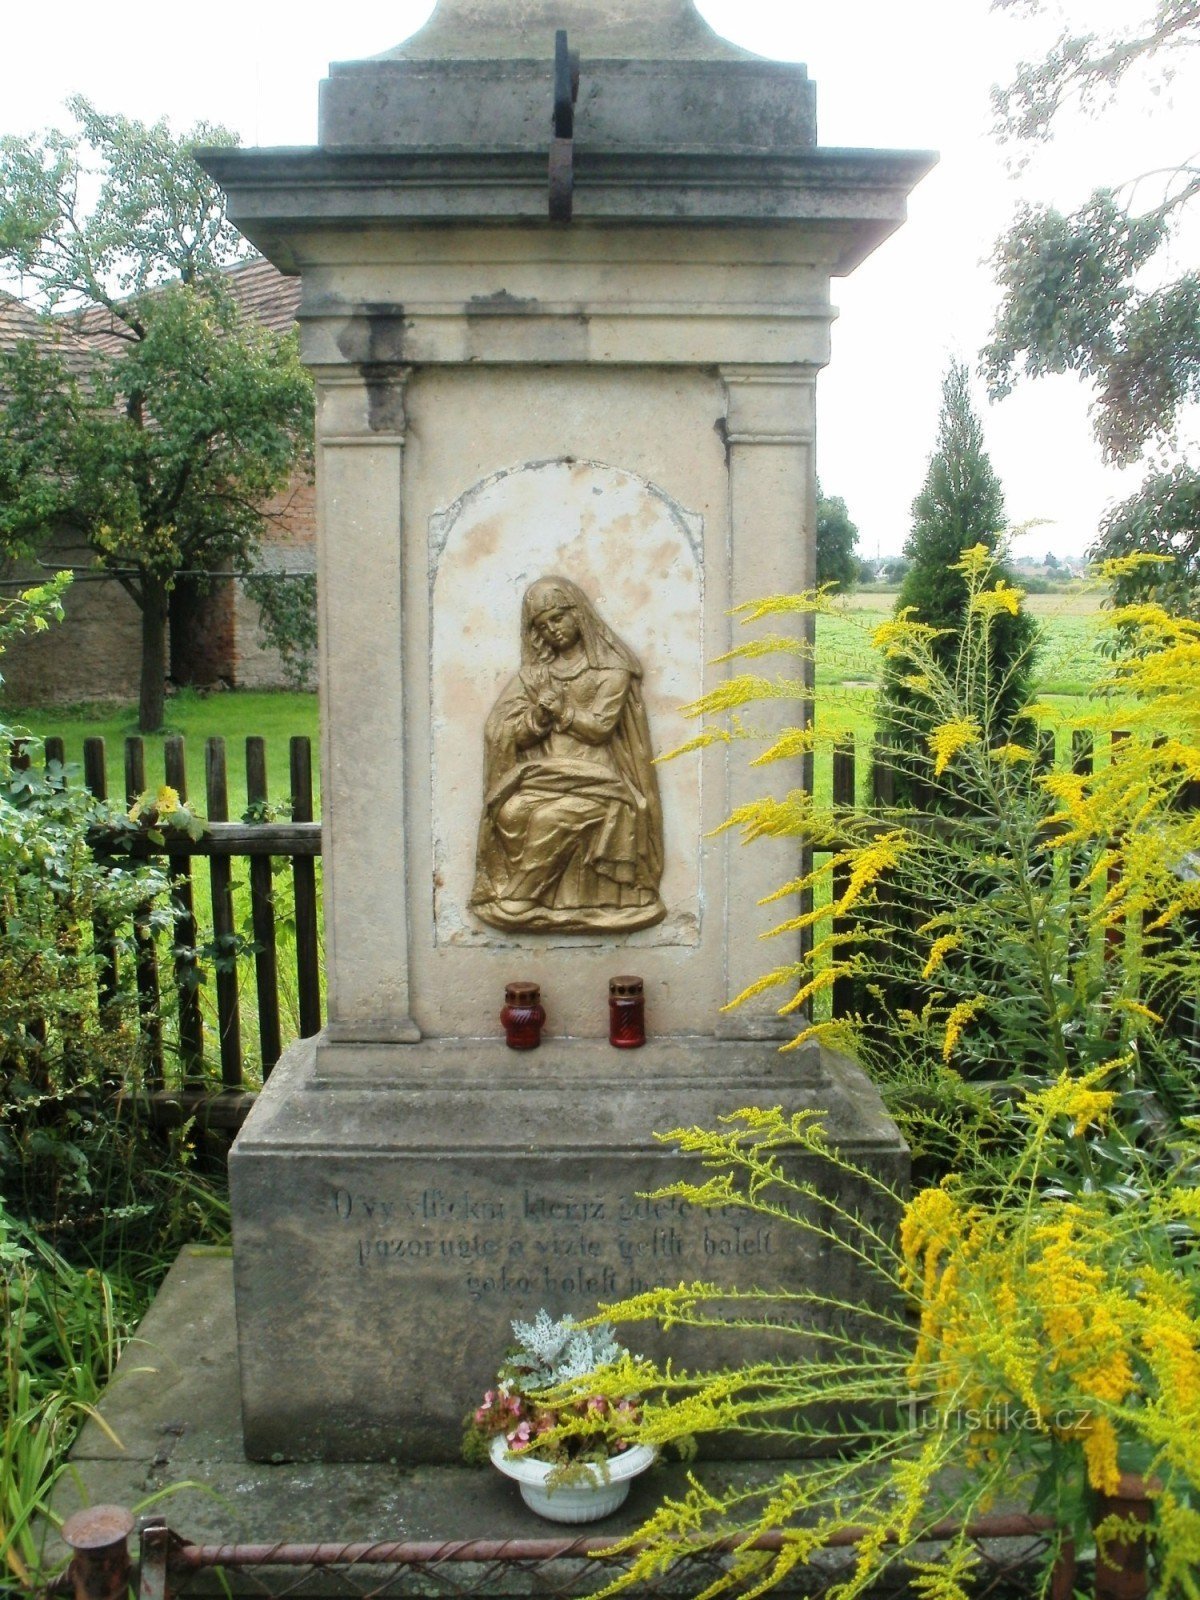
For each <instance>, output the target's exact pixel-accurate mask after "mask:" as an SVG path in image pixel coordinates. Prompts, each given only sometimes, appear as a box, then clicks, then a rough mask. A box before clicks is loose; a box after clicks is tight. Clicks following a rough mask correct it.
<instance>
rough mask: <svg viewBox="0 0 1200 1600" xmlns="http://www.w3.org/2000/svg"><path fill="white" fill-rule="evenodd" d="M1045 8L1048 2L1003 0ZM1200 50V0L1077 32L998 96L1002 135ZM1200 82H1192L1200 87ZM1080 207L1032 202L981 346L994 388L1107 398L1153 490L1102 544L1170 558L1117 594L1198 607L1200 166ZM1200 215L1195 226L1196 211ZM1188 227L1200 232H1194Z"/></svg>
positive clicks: (1095, 102)
mask: <svg viewBox="0 0 1200 1600" xmlns="http://www.w3.org/2000/svg"><path fill="white" fill-rule="evenodd" d="M993 6H994V8H995V9H997V10H1013V11H1016V10H1021V11H1024V12H1026V13H1028V14H1031V15H1032V14H1036V13H1038V12H1041V11H1043V10H1045V9H1047V8H1046V6H1045V0H993ZM1198 48H1200V0H1157V3H1155V4H1151V3H1150V0H1144V4H1143V6H1142V7H1140V8H1133V9H1132V11H1131V15H1130V19H1129V21H1128V23H1127V24H1126V25H1125V26H1123V27H1121V28H1118V29H1111V30H1108V29H1106V30H1104V31H1097V30H1093V29H1090V28H1083V29H1080V30H1078V31H1071V30H1067V31H1066V32H1064V33H1063V34H1062V35H1061V36H1060V37H1059V39H1058V40H1057V42H1056V43H1055V44H1054V46H1053V47H1052V48H1051V49H1050V51H1049V52H1048V54H1046V55H1045V56H1044V57H1043V58H1042V59H1040V60H1036V61H1032V62H1027V63H1025V64H1024V65H1022V66H1021V67H1020V69H1019V71H1018V73H1017V75H1016V77H1015V79H1014V81H1013V82H1012V83H1011V84H1009V85H1008V86H1007V87H1005V88H1002V89H998V90H997V91H996V93H995V103H996V109H997V113H998V119H999V121H998V127H999V133H1000V136H1001V137H1002V138H1003V139H1007V140H1013V141H1017V142H1022V141H1024V142H1037V141H1044V140H1047V139H1049V138H1050V137H1051V136H1052V135H1053V133H1054V130H1055V127H1056V124H1057V122H1058V119H1059V117H1060V113H1061V112H1062V111H1063V110H1064V108H1065V107H1067V106H1068V105H1071V106H1076V107H1082V108H1083V110H1084V111H1087V112H1092V113H1096V112H1099V111H1102V110H1103V109H1105V108H1106V107H1107V106H1108V105H1110V104H1111V103H1112V102H1113V101H1114V100H1115V98H1116V97H1117V96H1118V95H1119V94H1120V93H1121V92H1122V91H1125V92H1128V91H1129V88H1130V87H1131V86H1132V85H1133V84H1134V83H1137V82H1141V83H1143V84H1148V86H1149V87H1150V88H1152V89H1156V90H1159V89H1162V88H1163V87H1164V86H1165V85H1166V84H1169V83H1170V81H1171V80H1172V78H1173V77H1175V76H1176V75H1177V74H1179V73H1180V72H1183V71H1185V70H1186V69H1187V66H1188V65H1189V63H1190V61H1191V60H1192V59H1194V58H1195V55H1196V52H1197V49H1198ZM1191 92H1192V93H1195V87H1194V86H1193V88H1192V91H1191ZM1114 178H1115V180H1116V182H1115V186H1114V187H1113V188H1111V189H1099V190H1097V191H1096V192H1095V193H1094V194H1093V195H1092V196H1091V198H1090V199H1089V200H1088V201H1087V202H1086V203H1085V204H1084V205H1082V206H1080V207H1079V208H1078V209H1077V210H1076V211H1074V212H1072V213H1070V214H1064V213H1062V212H1060V211H1058V210H1056V209H1054V208H1053V207H1050V206H1030V205H1026V206H1023V207H1022V208H1021V209H1020V210H1019V211H1018V213H1017V215H1016V217H1015V218H1014V221H1013V223H1012V225H1011V227H1010V228H1009V230H1008V232H1007V233H1006V234H1005V235H1004V236H1003V237H1002V238H1001V239H1000V240H999V241H998V243H997V245H996V249H995V254H994V264H995V270H996V276H997V280H998V282H999V285H1000V289H1001V294H1002V299H1001V303H1000V309H999V313H998V315H997V318H996V324H995V327H994V329H993V334H992V340H991V343H990V344H988V345H987V347H986V348H985V350H984V352H983V360H984V368H985V371H986V373H987V376H988V380H989V383H990V385H991V389H992V393H993V394H994V395H1003V394H1006V393H1008V391H1009V390H1010V389H1011V388H1012V386H1013V384H1014V383H1015V382H1016V381H1017V380H1018V379H1019V378H1022V377H1040V376H1042V375H1043V374H1045V373H1051V372H1078V373H1080V374H1081V375H1082V376H1083V377H1084V378H1086V379H1088V380H1089V381H1090V383H1091V385H1092V388H1093V392H1094V395H1095V406H1094V409H1093V420H1094V427H1095V433H1096V438H1097V440H1098V442H1099V444H1100V447H1101V449H1102V451H1103V454H1104V456H1105V459H1106V460H1109V461H1112V462H1118V463H1129V462H1133V461H1136V460H1137V459H1139V458H1140V457H1142V456H1145V455H1149V456H1152V457H1154V458H1155V459H1153V460H1152V462H1151V464H1150V470H1149V475H1148V477H1147V480H1146V482H1145V484H1144V485H1143V487H1142V489H1141V490H1140V491H1139V492H1138V493H1137V494H1135V495H1134V496H1132V497H1131V498H1130V499H1128V500H1126V501H1125V502H1124V503H1123V504H1122V505H1120V506H1118V507H1117V508H1116V509H1115V510H1114V511H1113V512H1111V513H1110V514H1109V516H1108V517H1107V518H1106V520H1105V522H1104V524H1103V525H1102V527H1101V528H1100V530H1099V534H1098V538H1097V544H1096V552H1095V553H1096V554H1098V555H1101V556H1108V555H1124V554H1128V553H1131V552H1136V551H1141V552H1148V553H1151V554H1157V555H1164V556H1170V557H1171V558H1172V561H1171V563H1170V564H1169V565H1168V566H1167V567H1162V566H1159V567H1153V566H1151V567H1143V568H1141V569H1140V570H1139V571H1137V572H1135V573H1133V574H1132V575H1130V576H1129V577H1127V578H1126V579H1124V580H1123V584H1122V590H1123V592H1122V594H1121V596H1120V597H1121V598H1130V597H1131V596H1132V594H1133V593H1135V592H1142V593H1145V592H1146V591H1148V590H1151V591H1153V590H1158V591H1160V593H1159V596H1158V597H1159V598H1163V599H1166V600H1168V601H1169V602H1170V603H1175V604H1178V603H1179V601H1180V600H1181V599H1186V600H1187V602H1188V603H1189V604H1190V605H1191V607H1192V608H1193V609H1196V608H1200V470H1198V468H1197V465H1196V464H1195V462H1194V461H1193V460H1189V459H1188V457H1187V453H1186V451H1185V450H1182V449H1181V447H1180V445H1179V431H1180V426H1181V424H1183V423H1184V422H1185V421H1186V417H1187V413H1188V411H1189V409H1190V408H1191V407H1192V406H1193V404H1194V402H1195V401H1196V400H1197V399H1198V398H1200V273H1197V271H1196V269H1195V267H1194V266H1193V265H1192V264H1191V262H1190V260H1189V248H1190V247H1191V244H1192V242H1193V239H1194V221H1195V210H1196V207H1195V202H1196V199H1197V196H1198V195H1200V165H1197V158H1196V155H1195V153H1194V152H1192V151H1188V152H1185V153H1182V154H1181V156H1180V158H1179V159H1178V160H1177V161H1174V162H1171V163H1169V164H1168V165H1167V167H1166V168H1165V169H1164V170H1162V171H1160V172H1155V173H1149V174H1137V173H1120V174H1114ZM1189 218H1190V219H1191V222H1190V223H1189V220H1188V219H1189ZM1189 228H1190V229H1191V233H1189Z"/></svg>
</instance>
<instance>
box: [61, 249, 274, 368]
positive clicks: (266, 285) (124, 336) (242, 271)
mask: <svg viewBox="0 0 1200 1600" xmlns="http://www.w3.org/2000/svg"><path fill="white" fill-rule="evenodd" d="M224 276H225V281H226V283H227V284H228V285H229V288H230V289H231V290H232V291H233V297H234V299H235V300H236V301H237V303H238V305H239V306H240V307H241V309H242V311H243V312H244V313H245V315H247V316H249V317H252V318H253V319H254V321H255V322H260V323H261V324H262V325H263V327H264V328H269V329H271V331H272V332H274V333H286V332H287V331H288V329H289V328H290V327H291V326H292V324H293V323H294V322H295V320H296V308H297V306H298V305H299V304H300V280H299V278H285V277H284V275H283V273H282V272H280V271H279V269H278V268H277V267H273V266H272V265H271V263H270V262H269V261H268V260H267V259H266V257H265V256H253V257H251V259H250V260H249V261H238V262H235V264H234V265H233V266H231V267H226V268H225V269H224ZM71 317H72V320H73V321H74V323H75V325H76V327H77V328H78V329H79V332H80V334H81V335H82V337H83V338H85V339H86V340H87V343H88V347H89V348H90V349H92V350H99V351H102V352H103V353H104V354H105V355H117V354H118V353H119V352H120V351H121V349H122V348H123V347H124V345H125V344H126V343H127V342H128V339H129V334H128V332H127V331H126V329H125V325H124V323H122V321H121V319H120V318H119V317H116V316H114V315H113V313H112V312H111V311H110V310H109V309H108V307H107V306H89V307H88V309H87V310H86V311H79V312H73V313H72V314H71Z"/></svg>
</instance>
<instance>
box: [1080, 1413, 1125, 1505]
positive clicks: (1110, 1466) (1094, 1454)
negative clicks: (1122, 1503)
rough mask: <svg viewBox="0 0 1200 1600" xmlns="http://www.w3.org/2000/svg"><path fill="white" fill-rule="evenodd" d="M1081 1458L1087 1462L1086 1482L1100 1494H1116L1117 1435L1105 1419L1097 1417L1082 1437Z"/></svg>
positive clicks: (1117, 1476) (1117, 1467) (1117, 1472)
mask: <svg viewBox="0 0 1200 1600" xmlns="http://www.w3.org/2000/svg"><path fill="white" fill-rule="evenodd" d="M1083 1458H1084V1460H1085V1461H1086V1462H1087V1475H1088V1482H1089V1483H1090V1484H1091V1486H1092V1488H1093V1489H1099V1490H1100V1492H1101V1493H1102V1494H1116V1493H1117V1492H1118V1491H1119V1490H1120V1487H1121V1469H1120V1467H1119V1466H1118V1465H1117V1435H1116V1430H1115V1429H1114V1427H1113V1425H1112V1423H1111V1422H1110V1421H1109V1419H1108V1418H1107V1417H1097V1418H1096V1419H1095V1421H1094V1422H1093V1423H1092V1424H1091V1426H1090V1428H1089V1429H1088V1431H1087V1432H1086V1433H1085V1434H1084V1437H1083Z"/></svg>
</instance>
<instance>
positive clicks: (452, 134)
mask: <svg viewBox="0 0 1200 1600" xmlns="http://www.w3.org/2000/svg"><path fill="white" fill-rule="evenodd" d="M560 28H562V29H565V30H566V32H567V37H568V42H569V45H570V47H571V49H572V50H573V51H574V52H576V53H577V54H578V56H579V59H580V79H579V95H578V101H577V104H576V107H575V139H576V140H577V142H578V144H579V146H580V148H581V149H582V150H587V149H603V150H650V151H661V150H689V149H714V150H726V151H759V152H762V151H772V150H774V151H778V150H795V149H803V148H806V147H808V146H811V145H814V144H815V143H816V106H815V100H814V95H813V90H812V85H811V84H810V83H809V82H808V79H807V76H806V74H805V70H804V68H803V67H802V66H800V65H798V64H796V63H793V62H780V61H765V60H762V59H761V58H759V57H756V56H753V55H751V54H750V53H749V52H748V51H745V50H740V49H738V48H737V47H735V46H733V45H730V44H729V43H728V42H727V41H726V40H723V39H721V38H719V37H718V36H717V35H716V34H714V33H713V31H712V29H711V28H709V27H708V25H707V23H705V22H704V20H703V19H702V18H701V17H700V16H699V14H698V13H697V12H696V10H695V8H694V6H693V5H692V4H691V0H652V3H649V4H647V3H641V4H625V3H622V4H618V5H604V6H599V5H597V4H595V3H594V0H566V3H563V4H557V3H556V4H553V5H551V4H548V3H547V0H441V4H440V5H439V6H438V7H437V9H436V11H435V12H434V15H433V17H432V18H431V19H430V21H429V22H428V23H427V24H426V26H425V27H423V28H422V29H421V30H420V31H419V32H418V33H417V34H416V35H415V36H414V37H413V38H412V39H410V40H408V41H406V43H404V44H402V45H399V46H397V48H396V49H395V50H390V51H388V52H386V53H385V54H384V55H382V56H377V57H375V58H374V59H372V60H369V61H354V62H342V63H335V65H334V66H333V67H332V68H331V69H330V75H329V78H328V79H327V80H326V82H325V83H324V84H323V85H322V86H321V118H320V136H319V137H320V142H321V144H322V145H323V146H324V147H326V148H327V149H337V148H339V147H347V148H357V149H364V150H365V149H377V148H385V149H395V148H397V147H402V148H405V149H414V150H416V149H439V148H440V149H469V150H518V149H530V148H533V149H538V150H544V149H545V148H546V144H547V141H548V138H549V134H550V112H551V107H552V105H553V96H554V48H555V34H556V31H557V30H558V29H560Z"/></svg>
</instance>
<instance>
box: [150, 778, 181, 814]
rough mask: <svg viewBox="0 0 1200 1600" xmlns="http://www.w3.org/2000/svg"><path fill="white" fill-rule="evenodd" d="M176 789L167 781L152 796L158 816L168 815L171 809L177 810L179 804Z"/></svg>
mask: <svg viewBox="0 0 1200 1600" xmlns="http://www.w3.org/2000/svg"><path fill="white" fill-rule="evenodd" d="M181 803H182V802H181V801H180V799H179V791H178V789H172V788H171V786H170V784H169V783H164V784H163V786H162V788H161V789H160V790H159V791H158V793H157V794H156V795H155V796H154V809H155V810H156V811H157V812H158V814H159V816H160V817H162V816H169V815H170V813H171V812H172V811H178V810H179V808H180V805H181Z"/></svg>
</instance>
